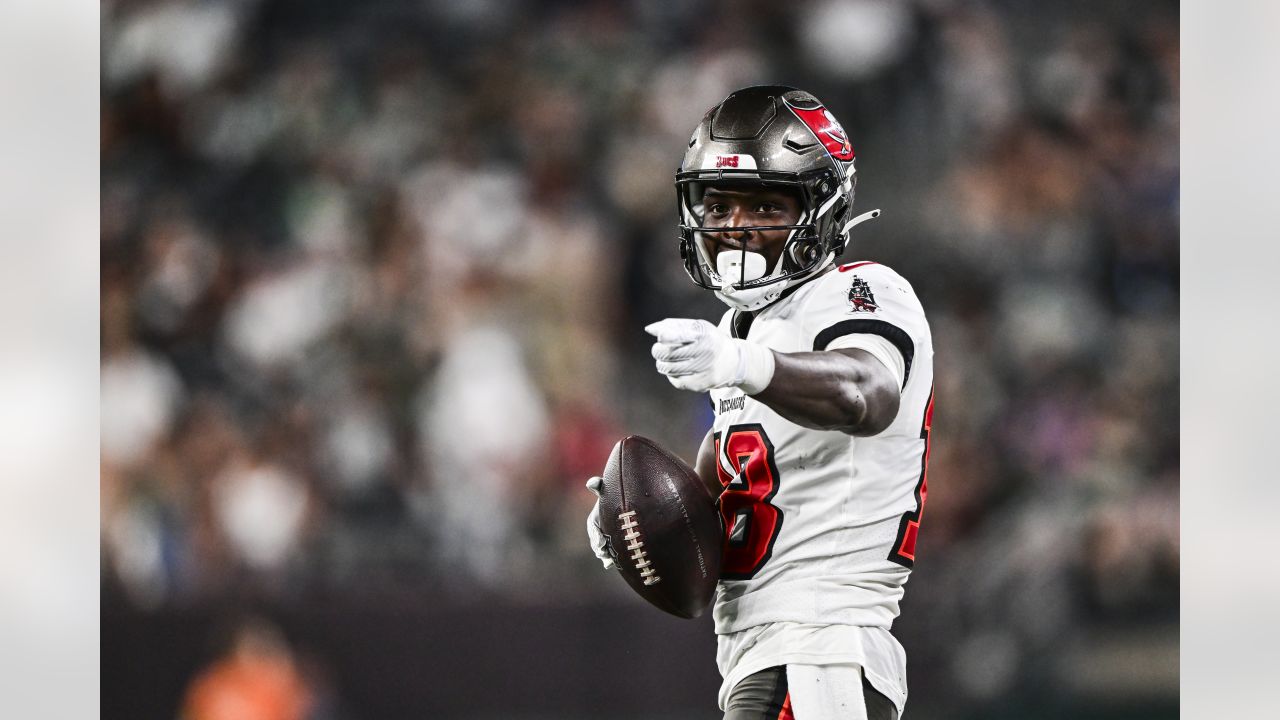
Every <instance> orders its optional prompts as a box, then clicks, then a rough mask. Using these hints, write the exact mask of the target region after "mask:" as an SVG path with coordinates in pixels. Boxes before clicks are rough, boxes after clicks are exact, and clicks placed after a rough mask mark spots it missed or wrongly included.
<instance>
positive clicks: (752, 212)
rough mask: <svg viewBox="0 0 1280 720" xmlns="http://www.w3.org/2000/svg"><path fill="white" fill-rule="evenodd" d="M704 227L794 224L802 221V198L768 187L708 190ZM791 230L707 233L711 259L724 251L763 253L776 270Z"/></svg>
mask: <svg viewBox="0 0 1280 720" xmlns="http://www.w3.org/2000/svg"><path fill="white" fill-rule="evenodd" d="M702 205H703V213H704V214H703V220H702V224H703V226H704V227H713V228H739V227H741V228H745V227H751V226H762V225H794V224H796V222H797V221H799V220H800V198H799V197H798V196H797V195H796V194H795V193H792V192H788V191H786V190H781V189H778V188H769V187H763V186H761V187H741V186H733V187H716V186H711V187H708V188H707V190H706V192H705V193H704V194H703V196H702ZM789 233H790V231H789V230H743V231H740V232H717V233H706V236H707V238H708V249H709V250H710V251H711V256H712V257H715V256H716V255H717V254H719V253H721V252H724V251H725V250H741V249H742V247H743V245H745V246H746V248H747V251H748V252H756V253H760V254H761V255H763V256H764V258H765V260H766V261H767V262H768V265H767V267H769V268H773V267H774V266H775V265H776V264H777V262H778V258H779V257H780V256H781V255H782V246H783V245H785V244H786V242H787V235H788V234H789Z"/></svg>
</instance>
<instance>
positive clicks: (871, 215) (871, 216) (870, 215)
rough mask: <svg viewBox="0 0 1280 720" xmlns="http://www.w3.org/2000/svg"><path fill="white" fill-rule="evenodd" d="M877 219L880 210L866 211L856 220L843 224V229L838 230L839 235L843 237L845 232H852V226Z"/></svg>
mask: <svg viewBox="0 0 1280 720" xmlns="http://www.w3.org/2000/svg"><path fill="white" fill-rule="evenodd" d="M878 217H880V208H876V209H875V210H868V211H867V212H864V213H862V214H861V215H859V216H858V217H856V218H854V219H852V220H850V221H849V222H847V223H845V224H844V227H843V228H840V234H841V235H844V234H845V233H847V232H849V231H850V230H852V229H853V226H854V225H859V224H861V223H864V222H866V221H868V220H875V219H876V218H878Z"/></svg>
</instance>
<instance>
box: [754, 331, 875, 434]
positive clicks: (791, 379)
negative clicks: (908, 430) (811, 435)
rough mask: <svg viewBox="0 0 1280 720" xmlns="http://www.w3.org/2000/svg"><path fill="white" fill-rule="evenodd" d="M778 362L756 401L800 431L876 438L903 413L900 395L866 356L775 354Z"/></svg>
mask: <svg viewBox="0 0 1280 720" xmlns="http://www.w3.org/2000/svg"><path fill="white" fill-rule="evenodd" d="M774 362H775V365H774V373H773V379H772V380H771V381H770V382H769V385H768V386H767V387H765V389H764V390H761V391H760V392H759V393H756V394H755V395H753V396H752V397H754V398H755V399H756V400H759V401H760V402H762V403H764V404H765V405H768V406H769V407H770V408H771V409H772V410H773V411H774V412H776V413H778V414H779V415H781V416H782V417H784V418H786V419H788V420H790V421H791V422H793V423H796V424H797V425H801V426H803V427H807V428H813V429H817V430H838V431H841V432H845V433H848V434H850V435H874V434H876V433H879V432H881V431H883V430H884V429H885V428H887V427H888V426H889V423H890V422H892V421H893V417H894V416H895V415H896V414H897V412H898V393H897V389H896V388H895V387H893V385H892V384H891V383H890V382H886V378H885V377H884V376H885V375H886V374H887V371H885V370H884V368H883V367H876V365H873V364H872V363H879V361H877V360H876V359H875V358H873V357H871V356H870V355H868V354H867V353H865V352H862V351H857V350H854V351H841V350H835V351H828V352H801V353H780V352H774Z"/></svg>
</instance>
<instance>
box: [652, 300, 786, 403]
mask: <svg viewBox="0 0 1280 720" xmlns="http://www.w3.org/2000/svg"><path fill="white" fill-rule="evenodd" d="M644 331H645V332H647V333H649V334H650V335H652V336H654V337H655V338H657V342H655V343H654V344H653V358H654V360H657V361H658V362H657V366H658V372H660V373H662V374H663V375H666V376H667V380H670V381H671V384H672V385H675V386H676V387H678V388H680V389H681V390H693V391H694V392H706V391H707V390H710V389H712V388H724V387H740V388H742V390H743V392H745V393H747V394H748V395H754V394H756V393H758V392H760V391H761V390H764V389H765V388H766V387H768V385H769V381H770V380H772V379H773V368H774V359H773V351H772V350H770V349H769V348H767V347H765V346H763V345H757V344H755V343H753V342H747V341H746V340H738V339H736V338H732V337H729V335H727V334H726V333H724V332H723V331H721V330H720V328H718V327H716V326H715V325H712V324H711V323H709V322H707V321H706V320H686V319H684V318H667V319H666V320H659V321H658V322H656V323H653V324H651V325H649V326H647V327H646V328H645V329H644Z"/></svg>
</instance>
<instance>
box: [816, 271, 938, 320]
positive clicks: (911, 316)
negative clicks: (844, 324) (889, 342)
mask: <svg viewBox="0 0 1280 720" xmlns="http://www.w3.org/2000/svg"><path fill="white" fill-rule="evenodd" d="M814 285H815V287H814V289H813V292H812V293H810V294H809V296H808V297H807V298H806V300H805V308H804V314H805V315H806V316H807V317H809V318H812V319H814V320H816V321H817V322H820V323H821V322H824V321H827V320H833V319H879V320H884V321H886V322H890V323H893V324H902V323H906V324H908V325H915V324H916V320H917V319H918V320H920V321H923V318H924V308H923V307H921V306H920V300H919V298H917V297H916V292H915V288H913V287H911V283H909V282H907V279H906V278H904V277H902V275H900V274H898V272H897V271H895V270H894V269H893V268H891V267H889V266H887V265H882V264H880V263H878V262H873V261H869V260H863V261H860V262H852V263H846V264H844V265H840V266H837V267H836V268H834V269H833V270H831V271H830V272H827V273H825V274H824V275H823V276H822V277H820V278H817V279H816V280H815V281H814Z"/></svg>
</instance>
